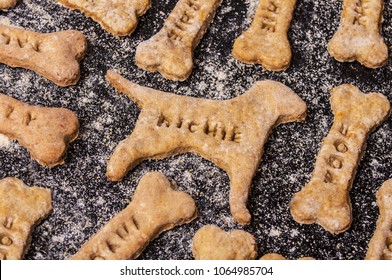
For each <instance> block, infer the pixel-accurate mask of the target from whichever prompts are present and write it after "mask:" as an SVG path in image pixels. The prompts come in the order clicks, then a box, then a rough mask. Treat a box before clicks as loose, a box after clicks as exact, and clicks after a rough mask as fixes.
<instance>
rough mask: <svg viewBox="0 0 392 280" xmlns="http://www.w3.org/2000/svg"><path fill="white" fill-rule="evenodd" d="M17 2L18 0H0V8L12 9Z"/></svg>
mask: <svg viewBox="0 0 392 280" xmlns="http://www.w3.org/2000/svg"><path fill="white" fill-rule="evenodd" d="M17 2H18V1H17V0H0V10H8V9H11V8H13V7H14V6H15V5H16V3H17Z"/></svg>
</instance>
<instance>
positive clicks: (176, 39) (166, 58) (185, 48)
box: [136, 0, 222, 81]
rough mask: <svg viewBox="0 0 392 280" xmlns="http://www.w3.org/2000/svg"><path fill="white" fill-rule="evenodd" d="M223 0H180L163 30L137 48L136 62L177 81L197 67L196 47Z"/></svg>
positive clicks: (145, 68)
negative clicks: (194, 54) (194, 66)
mask: <svg viewBox="0 0 392 280" xmlns="http://www.w3.org/2000/svg"><path fill="white" fill-rule="evenodd" d="M221 2H222V0H204V1H201V0H179V1H178V3H177V4H176V6H175V7H174V9H173V11H172V12H171V14H170V15H169V16H168V18H167V19H166V21H165V23H164V25H163V27H162V29H161V30H160V31H159V32H158V33H157V34H155V35H154V36H153V37H151V38H150V39H149V40H147V41H144V42H142V43H141V44H140V45H139V46H138V47H137V49H136V64H137V65H138V66H139V67H140V68H142V69H144V70H146V71H154V72H155V71H159V72H160V73H161V74H162V75H163V76H164V77H166V78H167V79H170V80H174V81H184V80H186V79H187V78H188V77H189V75H190V74H191V72H192V69H193V50H194V49H195V48H196V46H197V45H198V44H199V41H200V40H201V38H202V37H203V35H204V33H205V32H206V30H207V28H208V26H209V24H210V22H211V21H212V19H213V17H214V15H215V12H216V10H217V8H218V6H219V5H220V3H221Z"/></svg>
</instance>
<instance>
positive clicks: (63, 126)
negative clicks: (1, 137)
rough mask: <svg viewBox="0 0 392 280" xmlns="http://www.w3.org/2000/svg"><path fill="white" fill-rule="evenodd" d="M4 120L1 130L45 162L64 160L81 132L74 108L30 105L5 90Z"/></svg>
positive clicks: (0, 107) (0, 100)
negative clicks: (70, 145)
mask: <svg viewBox="0 0 392 280" xmlns="http://www.w3.org/2000/svg"><path fill="white" fill-rule="evenodd" d="M0 120H2V121H1V122H0V133H2V134H5V135H6V136H8V137H10V138H12V139H16V140H18V141H19V142H20V144H21V145H22V146H24V147H26V148H27V149H28V151H29V152H30V154H31V156H32V157H33V158H34V159H36V160H37V161H38V162H39V163H40V164H42V165H44V166H54V165H57V164H61V163H63V161H64V156H65V153H66V150H67V148H68V144H69V143H70V142H72V141H73V140H74V139H75V138H76V137H77V135H78V132H79V121H78V118H77V117H76V115H75V114H74V113H73V112H71V111H70V110H67V109H62V108H45V107H38V106H30V105H27V104H25V103H23V102H20V101H18V100H16V99H13V98H11V97H8V96H6V95H3V94H0Z"/></svg>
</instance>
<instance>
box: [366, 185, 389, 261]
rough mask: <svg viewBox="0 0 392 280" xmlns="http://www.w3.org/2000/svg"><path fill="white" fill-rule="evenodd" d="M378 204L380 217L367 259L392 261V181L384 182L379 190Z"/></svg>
mask: <svg viewBox="0 0 392 280" xmlns="http://www.w3.org/2000/svg"><path fill="white" fill-rule="evenodd" d="M377 204H378V207H379V209H380V216H379V218H378V220H377V226H376V230H375V232H374V234H373V237H372V239H371V240H370V242H369V246H368V251H367V253H366V257H365V259H367V260H392V180H388V181H386V182H384V184H383V185H382V186H381V188H380V189H379V190H378V192H377Z"/></svg>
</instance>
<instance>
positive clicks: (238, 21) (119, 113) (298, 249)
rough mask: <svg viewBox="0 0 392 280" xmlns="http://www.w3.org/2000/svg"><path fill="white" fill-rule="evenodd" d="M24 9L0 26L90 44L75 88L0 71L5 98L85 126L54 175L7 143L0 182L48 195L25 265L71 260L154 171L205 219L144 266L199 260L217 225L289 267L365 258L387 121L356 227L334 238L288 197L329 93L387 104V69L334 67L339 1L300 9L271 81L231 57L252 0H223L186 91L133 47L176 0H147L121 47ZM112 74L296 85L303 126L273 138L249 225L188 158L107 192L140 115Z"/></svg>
mask: <svg viewBox="0 0 392 280" xmlns="http://www.w3.org/2000/svg"><path fill="white" fill-rule="evenodd" d="M19 2H20V3H19V4H18V5H17V7H16V8H15V9H12V10H10V11H9V12H0V23H1V24H12V25H15V26H19V27H23V28H27V29H32V30H35V31H40V32H53V31H59V30H64V29H77V30H80V31H82V32H83V33H84V34H85V35H86V37H87V39H88V43H89V51H88V53H87V56H86V58H85V59H84V60H83V62H82V77H81V80H80V82H79V83H78V85H76V86H73V87H69V88H60V87H58V86H56V85H55V84H53V83H51V82H50V81H48V80H46V79H45V78H42V77H40V76H38V75H36V74H35V73H33V72H31V71H28V70H24V69H12V68H10V67H8V66H5V65H0V77H1V79H0V92H3V93H5V94H7V95H9V96H12V97H14V98H18V99H20V100H22V101H25V102H28V103H30V104H35V105H45V106H62V107H66V108H69V109H71V110H73V111H75V112H76V113H77V115H78V117H79V119H80V123H81V129H80V136H79V138H78V139H77V140H76V141H75V142H73V143H72V144H71V146H70V148H69V152H68V155H67V158H66V164H64V165H62V166H58V167H54V168H51V169H48V168H43V167H42V166H40V165H39V164H38V163H36V162H35V161H34V160H31V159H30V157H29V155H28V153H27V152H26V150H25V149H24V148H22V147H21V146H20V145H19V144H17V143H14V142H12V143H10V142H8V141H7V140H5V139H4V137H2V138H0V143H1V147H0V163H1V165H0V178H3V177H7V176H14V177H18V178H20V179H22V180H23V181H24V182H25V183H26V184H28V185H38V186H42V187H46V188H50V189H51V190H52V191H53V213H52V214H51V215H50V217H49V218H48V219H46V220H45V221H44V222H42V223H41V224H40V225H39V226H38V227H37V228H36V230H35V231H34V233H33V237H32V243H31V247H30V249H29V251H28V253H27V255H26V258H27V259H64V258H67V257H69V256H70V255H72V254H73V253H75V252H76V251H77V250H78V248H79V247H80V246H81V245H82V244H83V243H84V242H85V241H87V240H88V239H89V237H90V236H91V235H92V234H93V233H95V232H96V231H97V230H98V229H99V228H100V227H101V226H102V225H104V224H105V223H106V222H107V221H108V220H109V219H110V218H111V217H112V216H113V215H114V214H115V213H117V212H119V211H120V210H121V209H123V208H124V207H126V205H127V204H128V202H129V200H130V198H131V197H132V194H133V192H134V190H135V187H136V186H137V184H138V181H139V180H140V178H141V177H142V176H143V174H145V173H146V172H148V171H153V170H154V171H162V172H163V173H164V174H165V175H166V176H168V177H169V178H170V179H171V180H173V181H175V182H176V183H177V185H178V188H179V189H180V190H183V191H186V192H187V193H189V194H190V195H191V196H192V197H193V198H194V199H195V200H196V201H197V205H198V209H199V218H198V219H197V220H195V221H194V222H192V223H191V224H188V225H185V226H181V227H177V228H175V229H174V230H172V231H169V232H166V233H164V234H162V235H161V236H159V237H158V238H157V239H156V240H154V241H152V242H151V243H150V245H149V246H148V247H147V248H146V250H145V251H144V253H143V254H142V255H141V256H140V259H192V253H191V241H192V237H193V235H194V234H195V232H196V230H197V229H199V228H200V227H202V226H203V225H205V224H216V225H218V226H220V227H222V228H224V229H225V230H229V229H238V228H243V229H244V230H246V231H248V232H250V233H252V234H253V235H254V236H255V237H256V239H257V243H258V245H259V255H260V256H262V255H263V254H265V253H270V252H277V253H281V254H283V255H285V256H286V257H288V258H290V259H295V258H298V257H301V256H313V257H315V258H317V259H363V258H364V256H365V253H366V248H367V243H368V241H369V240H370V238H371V236H372V234H373V231H374V228H375V222H376V219H377V216H378V208H377V205H376V203H375V193H376V191H377V189H378V188H379V187H380V185H381V184H382V182H383V181H385V180H386V179H388V178H390V176H391V161H390V157H391V156H390V154H391V153H390V152H391V149H392V143H391V141H390V139H391V136H392V128H391V126H392V120H390V119H389V120H388V121H387V122H386V123H384V124H383V125H382V126H381V127H380V128H379V129H377V130H376V131H375V132H374V133H373V134H371V136H370V137H369V140H368V143H367V149H366V153H365V156H364V158H363V160H362V162H361V164H360V166H359V168H358V173H357V176H356V179H355V181H354V184H353V187H352V190H351V192H350V197H351V201H352V204H353V206H352V207H353V223H352V227H351V228H350V229H349V230H348V231H346V232H345V233H342V234H339V235H336V236H334V235H332V234H330V233H328V232H326V231H324V230H323V229H322V228H321V227H320V226H318V225H299V224H297V223H296V222H294V221H293V219H292V218H291V215H290V213H289V209H288V203H289V201H290V199H291V197H292V196H293V194H294V193H296V192H297V191H299V190H300V189H301V187H302V186H303V185H304V184H305V183H306V182H307V181H308V180H309V179H310V176H311V172H312V170H313V164H314V162H315V157H316V154H317V152H318V150H319V146H320V142H321V140H322V138H323V137H324V136H325V135H326V134H327V133H328V131H329V128H330V126H331V124H332V120H333V116H332V113H331V111H330V106H329V92H328V90H329V89H331V88H332V87H334V86H337V85H340V84H342V83H352V84H354V85H356V86H358V87H359V88H360V89H361V90H363V91H365V92H369V91H378V92H381V93H383V94H386V95H387V96H388V97H389V98H391V97H392V95H391V83H390V81H391V78H392V75H391V63H388V65H387V66H386V67H383V68H382V69H378V70H369V69H366V68H364V67H362V66H361V65H360V64H358V63H339V62H336V61H334V60H333V59H332V58H331V57H330V56H329V55H328V53H327V50H326V45H327V43H328V41H329V39H330V38H331V37H332V35H333V33H334V30H336V28H337V26H338V22H339V15H340V9H341V2H340V1H320V0H299V1H298V3H297V8H296V10H295V14H294V18H293V21H292V28H291V29H290V31H289V39H290V42H291V44H292V50H293V60H292V66H291V67H290V68H289V69H288V70H287V71H284V72H279V73H271V72H268V71H264V70H262V69H261V68H260V67H259V66H256V65H245V64H242V63H240V62H237V61H235V60H234V59H233V58H232V57H231V56H230V51H231V46H232V44H233V42H234V40H235V38H236V37H237V36H238V35H239V34H240V33H241V32H242V31H243V30H244V28H246V27H248V26H249V24H250V22H251V16H252V14H253V11H254V9H255V4H257V0H246V1H235V0H224V1H223V4H222V6H221V7H220V8H219V10H218V13H217V15H216V18H215V20H214V22H213V24H212V25H211V27H210V29H209V31H208V32H207V34H206V35H205V36H204V38H203V39H202V41H201V43H200V45H199V46H198V47H197V49H196V51H195V64H196V66H195V69H194V72H193V74H192V76H191V77H190V79H189V81H187V82H182V83H178V82H171V81H167V80H165V79H163V78H162V77H161V76H160V75H159V74H156V73H146V72H144V71H143V70H141V69H138V68H137V67H136V66H135V63H134V55H135V49H136V46H137V45H138V44H139V43H140V42H142V41H143V40H146V39H148V38H150V37H151V36H152V35H153V34H154V33H156V32H157V31H158V30H159V29H160V27H161V26H162V23H163V21H164V19H165V18H166V17H167V15H168V13H169V12H170V11H171V10H172V8H173V7H174V5H175V2H176V1H175V0H163V1H158V0H152V8H151V9H150V10H149V11H148V12H147V14H146V15H145V16H143V17H142V18H141V20H140V24H139V27H138V28H137V29H136V31H135V33H134V34H133V35H132V36H129V37H125V38H121V39H118V38H115V37H113V36H112V35H110V34H109V33H107V32H106V31H104V30H103V29H101V28H100V26H99V25H98V24H97V23H95V22H93V21H92V20H90V19H87V18H85V17H84V16H83V15H82V14H81V13H79V12H78V11H71V10H69V9H67V8H64V7H62V6H60V5H58V4H56V3H55V1H49V0H21V1H19ZM391 11H392V4H391V2H389V1H388V2H387V3H386V5H385V11H384V18H385V21H384V23H383V35H384V36H385V38H386V43H387V44H388V45H391V43H392V42H391V38H392V23H391V16H390V14H391ZM111 68H114V69H116V70H118V71H120V72H121V73H122V74H123V75H125V76H126V77H127V78H129V79H131V80H132V81H134V82H137V83H139V84H141V85H145V86H150V87H153V88H156V89H162V90H166V91H170V92H175V93H177V94H183V95H191V96H196V97H205V98H211V99H228V98H232V97H235V96H238V95H240V94H241V93H243V92H244V91H246V90H247V89H248V88H250V86H251V85H252V84H253V83H254V82H255V81H257V80H263V79H273V80H276V81H280V82H282V83H284V84H285V85H287V86H289V87H291V88H292V89H293V90H294V91H295V92H297V93H298V94H299V95H300V96H301V97H302V98H303V99H304V100H305V101H306V103H307V105H308V117H307V120H306V121H305V122H304V123H291V124H285V125H282V126H280V127H277V128H275V129H274V130H273V132H272V134H271V135H270V137H269V140H268V141H267V143H266V145H265V153H264V156H263V159H262V163H261V165H260V168H259V170H258V171H257V174H256V175H255V177H254V180H253V186H254V187H253V190H252V193H251V196H250V200H249V203H248V206H249V208H250V210H251V213H252V215H253V220H252V223H251V224H250V225H249V226H245V227H241V226H239V225H238V224H236V223H235V222H233V220H232V218H231V215H230V212H229V203H228V192H229V181H228V177H227V174H226V173H225V172H223V171H222V170H221V169H219V168H217V167H215V166H214V165H213V164H211V163H210V162H208V161H206V160H204V159H202V158H199V157H197V156H195V155H192V154H186V155H182V156H176V157H173V158H169V159H165V160H160V161H146V162H143V163H142V164H140V165H139V166H138V167H137V168H135V169H134V170H133V171H132V172H130V173H129V175H128V176H127V177H126V178H125V180H124V181H122V182H120V183H111V182H108V180H107V179H106V177H105V170H106V163H107V159H108V157H109V156H110V155H111V153H112V152H113V149H114V148H115V146H116V144H117V143H118V142H119V141H121V140H122V139H124V138H125V137H127V136H128V135H129V134H130V133H131V132H132V129H133V127H134V125H135V122H136V119H137V116H138V114H139V110H138V109H137V107H136V106H135V104H134V103H133V102H132V101H130V100H129V99H128V98H126V97H125V96H122V95H117V94H115V92H114V89H113V88H112V87H110V86H109V85H108V84H107V82H106V81H105V79H104V74H105V72H106V70H107V69H111Z"/></svg>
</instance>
